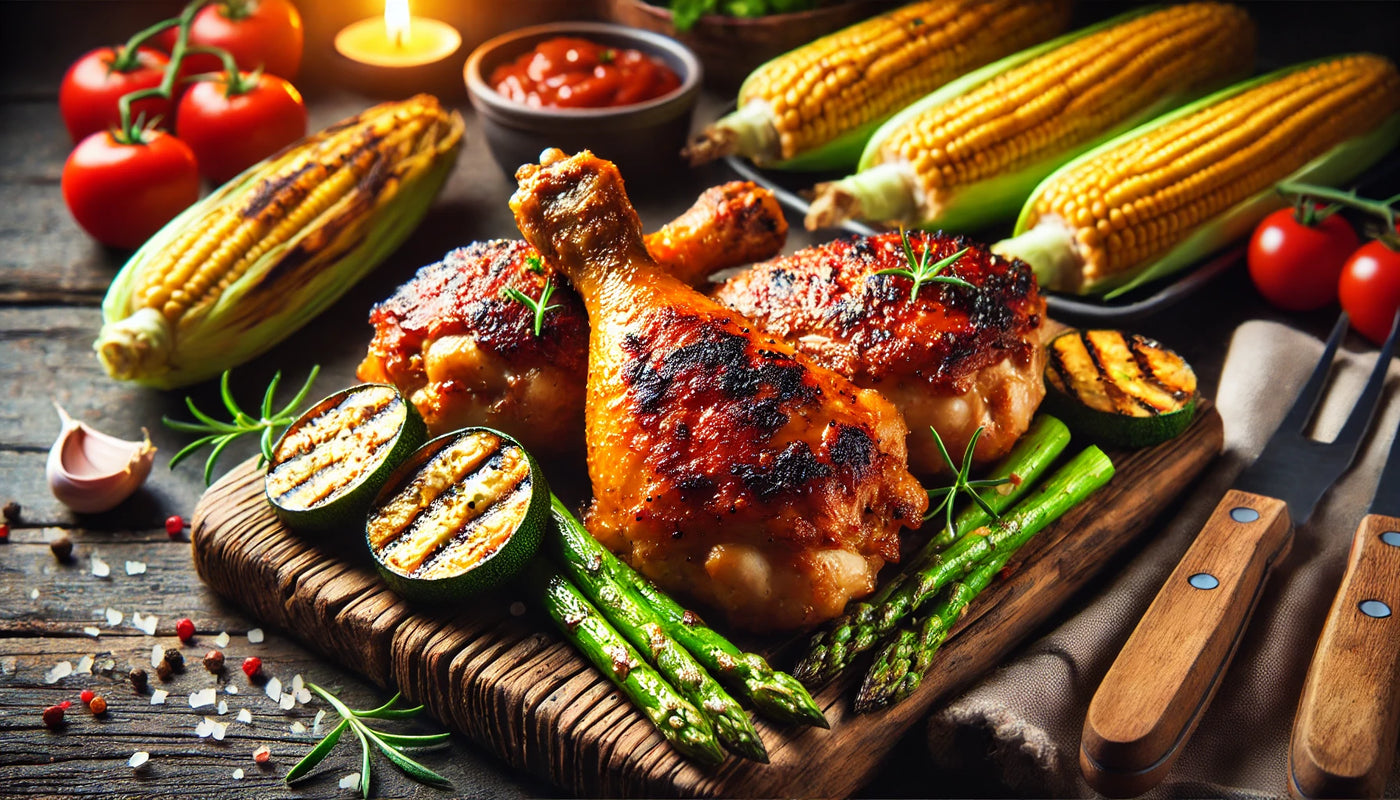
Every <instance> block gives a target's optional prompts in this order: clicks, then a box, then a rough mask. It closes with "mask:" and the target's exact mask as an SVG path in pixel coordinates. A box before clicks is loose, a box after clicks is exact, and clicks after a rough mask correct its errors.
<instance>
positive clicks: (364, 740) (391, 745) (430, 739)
mask: <svg viewBox="0 0 1400 800" xmlns="http://www.w3.org/2000/svg"><path fill="white" fill-rule="evenodd" d="M306 688H308V689H310V690H311V691H313V692H315V693H316V694H318V695H320V696H321V699H323V700H325V701H326V702H327V703H330V704H331V708H334V709H335V711H336V713H337V714H339V715H340V724H339V725H336V726H335V727H334V728H332V729H331V732H330V733H328V734H326V738H324V739H322V740H321V741H320V742H319V743H317V745H316V746H315V747H313V748H311V752H309V753H307V754H306V756H305V757H304V758H302V760H300V761H298V762H297V763H296V766H294V767H292V768H291V770H289V771H288V772H287V777H286V779H285V780H286V782H287V783H292V782H294V781H299V780H301V779H302V778H305V777H306V775H307V773H308V772H310V771H311V770H312V768H313V767H315V766H316V765H317V764H319V763H321V761H322V760H323V759H324V758H325V757H326V756H327V755H329V754H330V752H331V750H333V749H335V745H336V743H337V742H339V741H340V735H341V734H342V733H344V732H345V729H346V728H349V729H350V730H352V731H354V732H355V736H356V738H358V739H359V740H360V796H361V797H365V798H368V797H369V768H370V761H369V750H370V745H371V744H373V745H374V746H375V747H377V748H379V752H381V753H383V754H384V757H385V758H388V759H389V761H390V762H392V763H393V764H394V766H396V767H398V768H399V769H400V770H403V773H404V774H405V775H407V776H408V777H410V778H412V779H413V780H415V781H418V782H419V783H426V784H430V785H433V786H451V785H452V782H451V781H449V780H448V779H447V778H444V777H443V776H441V775H439V774H437V773H436V772H433V771H432V770H430V769H428V768H427V767H425V766H423V765H422V764H419V763H418V762H417V761H414V760H413V759H411V758H409V757H408V756H407V755H405V754H404V752H403V751H404V750H405V749H413V748H422V747H438V746H440V745H444V744H447V738H448V737H449V736H451V734H449V733H432V734H428V735H426V736H404V735H401V734H397V733H385V732H384V731H379V730H375V729H374V728H371V727H370V726H369V725H367V724H365V723H364V722H363V721H362V720H365V719H409V718H411V717H414V716H416V715H417V714H418V713H419V712H421V711H422V710H423V707H422V706H414V707H413V708H394V707H393V705H394V704H395V703H397V702H398V701H399V695H397V694H395V695H394V696H393V697H391V698H389V702H387V703H385V704H384V705H382V706H380V707H379V708H375V709H371V710H369V711H356V710H354V709H352V708H350V707H348V706H346V705H345V704H344V703H342V702H340V700H339V699H338V698H336V696H335V695H333V694H331V693H330V692H328V691H326V690H325V689H322V688H321V687H319V686H317V685H316V684H314V683H308V684H306Z"/></svg>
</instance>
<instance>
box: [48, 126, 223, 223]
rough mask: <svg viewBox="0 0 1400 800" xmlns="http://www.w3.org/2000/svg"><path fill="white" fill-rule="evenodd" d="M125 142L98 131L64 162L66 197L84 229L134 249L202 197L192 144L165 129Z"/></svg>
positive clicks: (75, 149) (64, 197)
mask: <svg viewBox="0 0 1400 800" xmlns="http://www.w3.org/2000/svg"><path fill="white" fill-rule="evenodd" d="M143 139H144V141H142V142H140V143H137V144H125V143H122V142H119V141H117V140H116V139H115V138H114V137H113V136H112V134H111V132H109V131H102V132H100V133H94V134H92V135H91V136H89V137H87V138H86V139H84V140H83V141H82V142H80V143H79V144H78V146H77V147H76V148H74V150H73V152H72V154H70V155H69V156H68V161H67V163H65V164H64V165H63V199H64V201H65V202H67V203H68V210H69V211H70V212H72V214H73V218H74V219H76V220H77V221H78V224H79V225H81V226H83V230H85V231H87V232H88V233H90V234H92V236H93V238H95V239H97V240H98V241H99V242H102V243H103V244H105V245H108V246H110V247H121V248H128V249H130V248H134V247H137V246H138V245H140V244H141V243H142V242H144V241H146V240H147V239H149V238H151V235H152V234H154V233H155V232H156V231H158V230H160V228H161V226H162V225H164V224H165V223H167V222H169V221H170V220H171V219H173V218H174V217H175V215H176V214H179V213H180V212H181V211H184V210H185V209H186V208H188V207H189V206H190V204H192V203H194V201H195V200H198V199H199V167H198V165H196V164H195V160H194V153H192V152H191V151H190V148H189V146H188V145H186V144H185V143H184V142H182V141H180V140H179V139H176V138H175V137H174V136H171V135H170V134H168V133H166V132H165V131H159V130H152V131H147V132H145V133H144V134H143Z"/></svg>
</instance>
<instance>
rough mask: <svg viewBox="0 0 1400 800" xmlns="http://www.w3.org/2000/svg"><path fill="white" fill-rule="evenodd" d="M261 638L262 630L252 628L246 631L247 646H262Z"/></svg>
mask: <svg viewBox="0 0 1400 800" xmlns="http://www.w3.org/2000/svg"><path fill="white" fill-rule="evenodd" d="M263 638H264V637H263V629H262V628H254V629H252V630H251V631H248V642H249V644H262V640H263Z"/></svg>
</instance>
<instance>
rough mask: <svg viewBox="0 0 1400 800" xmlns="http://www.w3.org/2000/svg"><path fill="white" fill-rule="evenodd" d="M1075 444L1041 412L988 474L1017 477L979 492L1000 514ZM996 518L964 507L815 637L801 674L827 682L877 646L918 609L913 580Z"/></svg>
mask: <svg viewBox="0 0 1400 800" xmlns="http://www.w3.org/2000/svg"><path fill="white" fill-rule="evenodd" d="M1068 444H1069V429H1068V428H1066V427H1065V425H1064V423H1063V422H1060V421H1059V420H1058V419H1056V418H1054V417H1052V416H1049V415H1046V414H1041V415H1040V416H1038V417H1037V418H1036V421H1035V422H1034V423H1033V424H1032V425H1031V428H1030V430H1028V431H1027V432H1026V435H1025V436H1023V437H1021V441H1020V442H1019V443H1017V445H1016V446H1015V447H1014V448H1013V449H1012V450H1011V452H1010V453H1007V454H1006V457H1005V458H1003V459H1002V460H1001V461H1000V462H999V463H998V464H997V465H996V466H995V467H994V468H993V469H992V471H991V473H990V474H989V475H988V476H987V477H988V478H991V479H995V478H1012V482H1011V483H1009V484H1005V486H1006V487H1010V489H1009V491H1003V487H992V488H987V489H983V490H981V491H979V492H978V495H979V496H980V497H981V498H982V500H983V501H984V502H985V503H987V505H988V506H990V507H991V508H992V510H993V511H995V512H996V513H998V514H1000V513H1001V512H1002V511H1005V510H1006V509H1007V508H1010V507H1011V505H1012V504H1013V503H1014V502H1016V501H1017V500H1018V499H1020V498H1021V496H1022V495H1024V494H1025V493H1026V492H1027V491H1029V490H1030V488H1031V487H1032V486H1033V485H1034V484H1035V482H1036V481H1037V480H1039V479H1040V476H1041V475H1043V474H1044V473H1045V472H1046V471H1047V470H1048V469H1049V468H1050V465H1051V464H1053V463H1054V462H1055V459H1056V458H1058V457H1059V455H1060V453H1061V452H1063V451H1064V449H1065V447H1066V446H1067V445H1068ZM991 521H992V517H991V515H989V514H987V512H986V511H984V510H983V509H982V507H981V506H980V505H978V504H977V503H973V504H971V505H970V506H968V507H967V508H966V509H964V510H963V511H962V512H961V513H960V514H959V515H958V517H957V519H956V520H955V521H954V523H953V528H952V530H948V529H944V530H942V531H940V532H939V533H938V534H937V535H936V536H934V537H933V538H932V539H930V540H929V541H928V543H927V544H925V545H924V547H923V548H922V549H920V551H919V552H918V553H917V554H916V555H915V556H914V557H913V558H912V559H910V560H909V565H908V566H907V567H905V569H904V570H903V571H902V572H901V573H900V574H899V575H897V576H895V577H894V578H892V579H891V580H890V581H889V582H887V583H886V584H885V586H884V587H883V588H881V589H880V591H879V592H877V593H876V594H875V595H874V596H873V597H871V598H870V599H868V600H865V601H862V602H860V603H856V604H854V605H852V606H850V607H849V608H847V610H846V612H845V613H844V614H842V615H841V616H840V617H838V618H837V619H836V621H835V622H834V623H832V624H831V625H830V626H829V627H827V628H826V629H825V630H823V631H820V632H818V633H816V634H814V635H813V636H812V640H811V643H810V644H809V645H808V648H807V653H806V655H804V656H803V658H802V660H801V661H799V662H798V665H797V668H796V669H795V670H793V674H795V675H796V676H797V677H798V678H800V679H802V680H803V681H804V682H806V683H808V684H809V685H821V684H823V683H826V682H827V681H829V680H831V679H832V678H834V677H836V675H837V674H839V673H840V672H841V670H843V669H845V667H846V665H848V664H850V663H851V661H852V660H853V659H855V657H856V656H857V655H859V654H860V653H863V652H865V651H866V650H869V649H870V648H871V647H873V646H874V645H875V639H876V636H877V635H878V634H879V633H883V632H884V631H887V630H889V629H890V627H892V626H893V625H894V623H895V622H898V621H899V620H900V619H903V618H904V616H906V615H908V614H909V613H912V611H913V610H914V609H912V608H910V607H909V606H908V605H906V603H907V602H908V600H909V599H910V598H911V595H910V594H909V590H910V586H909V584H910V582H911V581H913V580H914V579H915V577H916V576H918V575H919V574H920V573H921V572H923V571H924V570H927V569H928V568H929V567H930V566H932V565H934V564H935V563H937V559H938V557H939V553H940V552H941V551H942V550H943V549H944V548H946V547H947V546H948V545H950V544H952V543H953V541H954V539H955V533H956V534H966V533H969V532H971V531H975V530H977V529H978V528H980V527H982V526H983V525H986V524H987V523H989V522H991Z"/></svg>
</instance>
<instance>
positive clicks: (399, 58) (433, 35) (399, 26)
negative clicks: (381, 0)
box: [335, 0, 462, 69]
mask: <svg viewBox="0 0 1400 800" xmlns="http://www.w3.org/2000/svg"><path fill="white" fill-rule="evenodd" d="M461 46H462V35H461V34H460V33H458V32H457V29H456V28H454V27H452V26H451V25H448V24H447V23H446V22H442V21H440V20H436V19H429V18H427V17H414V16H410V15H409V13H408V0H387V2H386V3H385V4H384V16H383V17H382V18H381V17H376V18H372V19H362V20H360V21H359V22H353V23H351V24H349V25H347V26H345V28H344V29H342V30H341V31H340V33H337V34H336V35H335V49H336V52H338V53H340V54H341V55H343V56H345V57H346V58H348V59H350V60H352V61H358V62H360V63H361V64H367V65H369V66H372V67H385V68H389V69H394V68H399V69H402V68H406V67H421V66H425V65H428V64H433V63H436V62H439V61H442V60H443V59H445V58H447V57H449V56H451V55H452V54H453V53H455V52H457V48H459V47H461Z"/></svg>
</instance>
